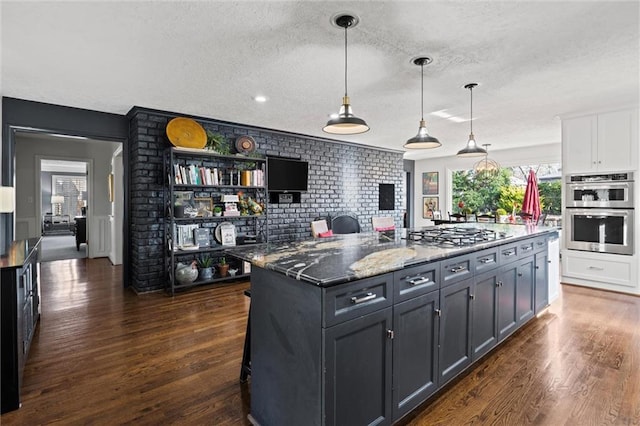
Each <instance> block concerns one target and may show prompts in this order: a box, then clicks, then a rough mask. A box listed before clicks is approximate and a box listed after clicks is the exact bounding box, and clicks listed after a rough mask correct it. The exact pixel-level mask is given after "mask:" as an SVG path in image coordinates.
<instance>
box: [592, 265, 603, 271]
mask: <svg viewBox="0 0 640 426" xmlns="http://www.w3.org/2000/svg"><path fill="white" fill-rule="evenodd" d="M588 269H593V270H594V271H604V268H600V267H599V266H589V268H588Z"/></svg>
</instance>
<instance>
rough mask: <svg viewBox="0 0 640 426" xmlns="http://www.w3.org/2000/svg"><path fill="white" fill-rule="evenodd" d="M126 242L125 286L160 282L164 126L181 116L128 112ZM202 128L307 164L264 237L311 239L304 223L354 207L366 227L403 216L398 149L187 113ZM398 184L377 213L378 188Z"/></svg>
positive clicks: (275, 208) (274, 208)
mask: <svg viewBox="0 0 640 426" xmlns="http://www.w3.org/2000/svg"><path fill="white" fill-rule="evenodd" d="M127 116H128V118H129V123H130V128H129V132H130V138H129V141H130V143H129V178H130V194H129V197H130V203H129V207H130V223H129V224H128V226H129V236H130V244H131V252H130V255H131V258H130V272H131V273H130V277H129V284H130V285H131V286H132V287H133V288H134V290H135V291H138V292H146V291H152V290H159V289H163V288H164V287H165V280H166V277H165V274H164V272H163V270H164V257H163V256H164V247H163V229H164V225H163V223H164V222H163V220H164V219H163V211H162V210H163V209H162V204H163V201H162V196H163V184H164V182H165V180H166V179H165V180H163V176H162V175H163V165H162V162H163V160H162V156H163V153H164V151H165V149H166V148H167V147H170V146H171V144H170V142H169V141H168V139H167V137H166V134H165V128H166V125H167V123H168V122H169V121H170V120H171V119H172V118H174V117H177V116H181V115H180V114H175V113H170V112H163V111H155V110H149V109H145V108H140V107H134V108H133V109H132V110H131V111H130V112H129V113H128V114H127ZM191 118H194V119H195V120H196V121H198V122H199V123H200V124H201V125H202V126H203V127H204V128H205V129H207V130H211V131H213V132H217V133H220V134H222V135H224V136H225V137H226V138H227V139H228V140H229V141H235V139H236V138H237V137H238V136H241V135H250V136H252V137H253V138H254V139H255V140H256V143H257V145H258V149H257V151H258V152H259V153H261V154H265V155H267V156H270V155H274V156H282V157H290V158H296V159H300V160H304V161H307V162H309V189H308V191H307V192H303V193H302V194H301V199H300V203H292V204H270V205H269V209H268V220H269V227H268V228H269V229H268V232H269V240H270V241H280V240H283V241H284V240H292V239H298V238H305V237H308V236H310V233H311V231H310V225H309V223H310V222H311V221H312V220H313V219H315V218H316V217H318V216H326V215H329V214H336V213H340V212H353V213H355V214H356V215H357V216H358V219H359V221H360V225H361V226H362V230H363V231H370V230H371V217H373V216H393V217H394V219H395V222H396V225H397V226H401V225H402V218H403V214H404V210H403V205H404V203H403V200H404V172H403V159H402V152H395V151H388V150H381V149H375V148H371V147H365V146H360V145H356V144H349V143H341V142H335V141H330V140H327V139H322V138H314V137H310V136H303V135H297V134H292V133H287V132H283V131H276V130H267V129H262V128H257V127H252V126H246V125H241V124H234V123H228V122H221V121H217V120H213V119H207V118H202V117H191ZM380 183H392V184H395V208H396V210H394V211H379V210H378V185H379V184H380Z"/></svg>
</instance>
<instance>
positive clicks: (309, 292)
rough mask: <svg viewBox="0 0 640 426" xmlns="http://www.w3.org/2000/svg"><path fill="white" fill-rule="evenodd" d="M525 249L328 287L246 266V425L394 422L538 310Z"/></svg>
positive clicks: (539, 257) (541, 261)
mask: <svg viewBox="0 0 640 426" xmlns="http://www.w3.org/2000/svg"><path fill="white" fill-rule="evenodd" d="M532 241H533V238H532V239H531V241H525V240H522V241H519V242H516V243H510V244H507V245H502V246H496V247H492V248H488V249H485V250H483V251H479V252H476V253H466V254H463V255H461V256H456V257H452V258H447V259H442V260H440V261H434V262H430V263H423V264H419V265H414V266H410V267H407V268H403V269H401V270H397V271H394V272H393V273H387V274H382V275H377V276H373V277H368V278H364V279H359V280H355V281H351V282H346V283H343V284H339V285H334V286H328V287H320V286H317V285H311V284H309V283H303V282H300V281H298V280H296V279H294V278H292V277H289V276H286V275H284V274H282V273H280V272H276V271H273V270H268V269H264V268H261V267H255V268H254V270H253V271H252V277H251V281H252V283H251V286H252V296H251V297H252V311H251V327H252V332H251V339H252V340H251V348H252V354H251V355H252V376H251V415H250V416H251V418H252V419H251V420H252V422H253V423H254V424H262V425H266V426H269V425H298V424H305V425H307V424H308V425H370V424H376V425H386V424H391V423H392V422H396V421H398V420H399V419H401V418H402V417H403V416H405V415H406V414H408V413H409V412H410V411H412V410H413V409H415V408H416V407H417V406H418V405H420V404H421V403H423V402H424V401H425V400H426V399H427V398H429V397H430V396H431V395H432V394H433V393H434V392H436V391H437V390H438V389H441V388H442V386H443V385H445V384H446V383H448V382H449V381H450V380H451V379H453V378H454V377H456V376H457V375H459V374H460V373H462V372H463V371H464V370H466V369H467V368H468V367H469V366H470V365H471V364H472V362H474V361H475V360H477V359H479V358H480V357H482V356H483V355H486V354H487V353H488V352H489V351H490V350H491V349H492V348H495V347H496V345H497V344H499V342H500V341H501V340H503V339H504V338H505V337H507V336H508V335H510V334H512V333H513V332H514V331H515V330H517V329H518V327H520V326H521V325H522V324H524V322H525V321H527V320H528V319H530V318H531V317H532V316H533V312H534V308H535V307H536V306H537V304H538V302H540V303H542V304H546V303H545V302H544V301H541V300H540V301H539V300H538V297H540V298H541V299H544V298H546V293H544V294H543V293H542V292H537V287H538V286H542V287H544V288H546V282H547V275H546V265H547V263H546V252H542V251H539V250H535V249H533V247H535V246H534V244H533V242H532ZM529 247H531V248H529ZM536 266H541V267H540V268H536Z"/></svg>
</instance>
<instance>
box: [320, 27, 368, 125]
mask: <svg viewBox="0 0 640 426" xmlns="http://www.w3.org/2000/svg"><path fill="white" fill-rule="evenodd" d="M334 22H335V24H336V25H337V26H339V27H341V28H344V97H343V98H342V106H341V107H340V111H339V112H338V117H336V118H332V119H330V120H329V121H327V125H326V126H324V127H323V129H322V130H324V131H325V132H327V133H334V134H338V135H355V134H357V133H364V132H366V131H368V130H369V126H368V125H367V123H365V121H364V120H363V119H362V118H358V117H356V116H355V115H353V111H352V110H351V105H350V103H349V95H348V94H347V28H353V27H355V26H356V25H357V24H358V20H357V19H356V18H355V17H353V16H351V15H339V16H337V17H336V18H335V20H334Z"/></svg>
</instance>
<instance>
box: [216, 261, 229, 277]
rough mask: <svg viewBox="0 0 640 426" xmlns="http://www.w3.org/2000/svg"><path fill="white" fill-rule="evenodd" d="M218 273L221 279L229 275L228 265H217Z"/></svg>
mask: <svg viewBox="0 0 640 426" xmlns="http://www.w3.org/2000/svg"><path fill="white" fill-rule="evenodd" d="M218 272H220V276H221V277H226V276H227V275H229V264H228V263H225V264H224V265H218Z"/></svg>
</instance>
